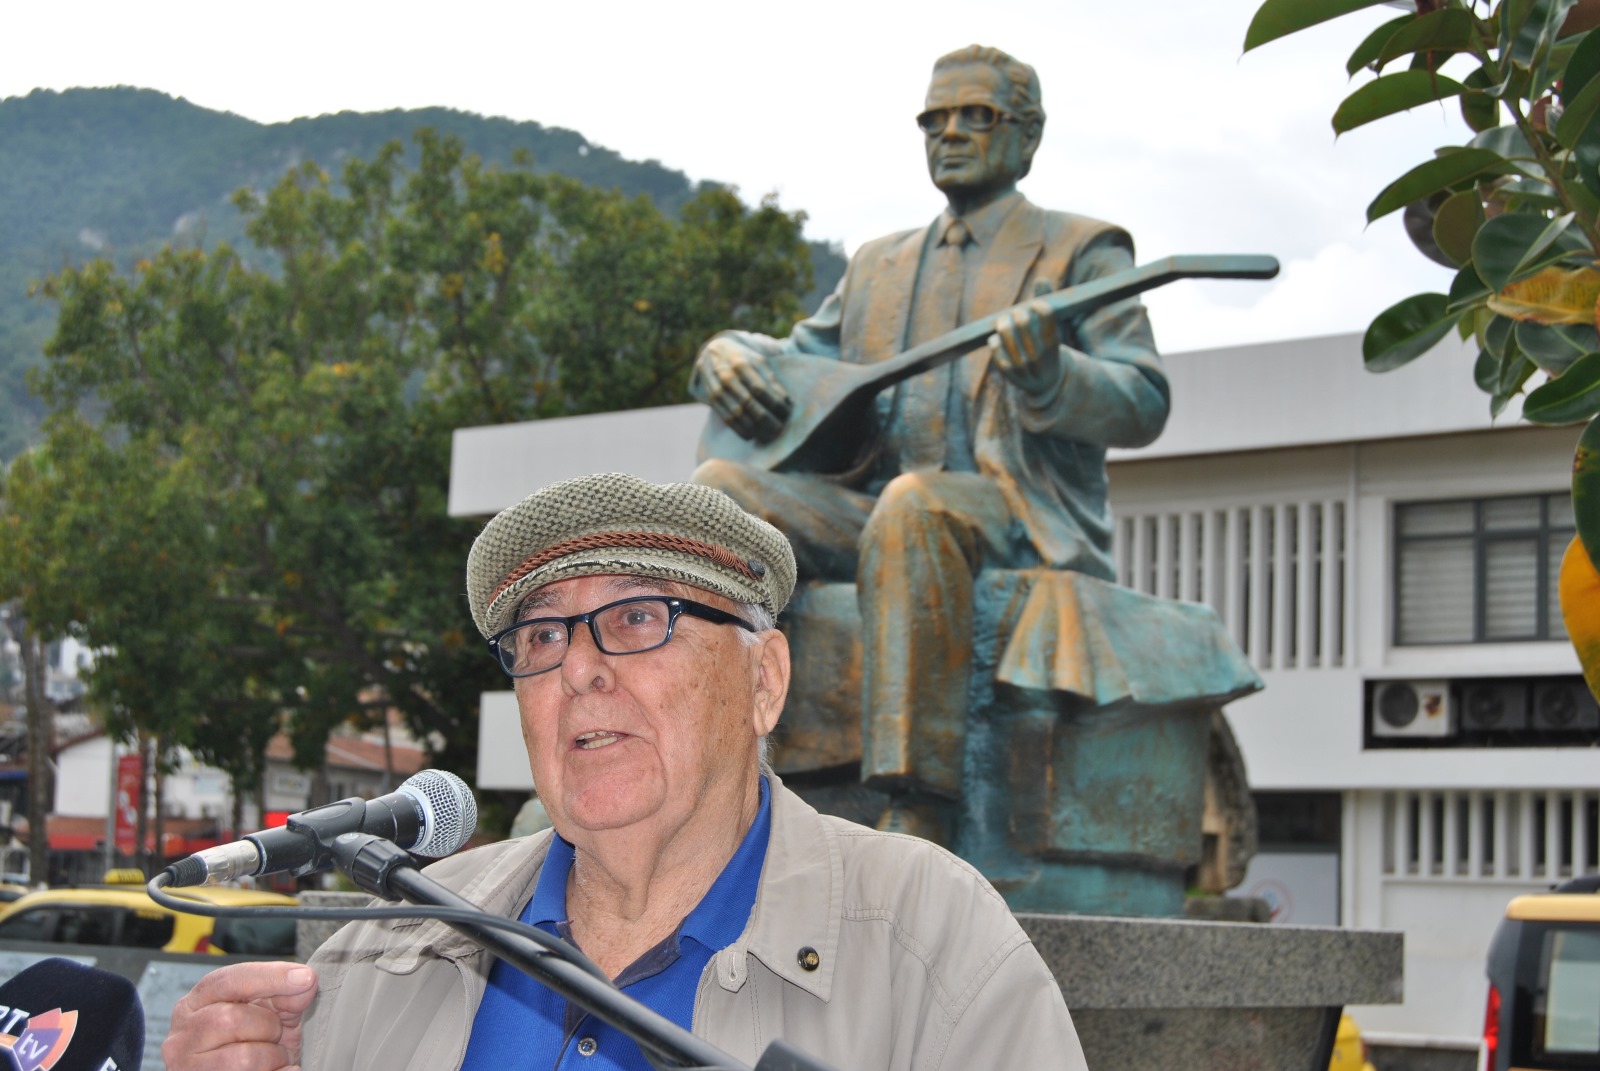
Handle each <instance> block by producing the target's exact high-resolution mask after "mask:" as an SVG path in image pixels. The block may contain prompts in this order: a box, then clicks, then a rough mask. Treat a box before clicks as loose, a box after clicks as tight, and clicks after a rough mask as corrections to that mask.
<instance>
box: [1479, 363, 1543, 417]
mask: <svg viewBox="0 0 1600 1071" xmlns="http://www.w3.org/2000/svg"><path fill="white" fill-rule="evenodd" d="M1536 371H1538V369H1537V368H1535V367H1534V365H1533V362H1532V361H1530V360H1528V359H1527V358H1526V357H1524V356H1522V354H1520V353H1519V354H1516V355H1515V356H1514V357H1513V358H1510V359H1508V360H1507V362H1506V363H1505V365H1504V366H1503V367H1502V369H1501V382H1502V383H1503V384H1505V387H1504V389H1503V390H1500V391H1497V392H1496V393H1495V395H1494V397H1492V398H1490V399H1489V416H1490V417H1491V418H1494V417H1498V416H1499V415H1500V414H1501V413H1503V412H1505V408H1506V404H1507V403H1508V402H1510V401H1511V399H1513V398H1515V397H1516V396H1517V395H1518V393H1520V392H1521V390H1522V385H1523V384H1524V383H1526V382H1528V377H1530V376H1532V375H1533V373H1534V372H1536Z"/></svg>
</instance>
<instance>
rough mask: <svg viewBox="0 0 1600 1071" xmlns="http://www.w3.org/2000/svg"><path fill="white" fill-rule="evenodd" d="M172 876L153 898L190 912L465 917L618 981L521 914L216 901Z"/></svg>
mask: <svg viewBox="0 0 1600 1071" xmlns="http://www.w3.org/2000/svg"><path fill="white" fill-rule="evenodd" d="M171 882H172V873H171V871H170V869H169V870H163V871H162V872H161V873H159V874H157V875H156V876H155V877H153V878H151V879H150V881H149V882H148V883H147V884H146V885H145V891H146V892H147V893H149V894H150V899H152V900H154V901H155V902H156V903H158V904H160V905H161V906H162V907H164V908H167V909H168V910H170V911H179V912H184V913H186V914H190V915H204V916H206V917H207V918H214V919H220V918H265V919H310V920H315V921H320V922H370V921H392V920H397V919H437V920H438V921H440V922H446V923H463V924H466V925H469V926H487V927H489V928H491V929H496V930H504V931H506V932H507V933H513V934H517V935H519V936H522V937H526V938H527V939H528V940H530V941H532V942H534V943H535V944H537V945H538V946H539V947H540V948H541V949H542V950H543V951H544V954H546V955H551V956H555V957H556V958H557V959H561V960H565V961H566V962H568V963H570V964H572V965H573V966H575V967H578V968H579V969H581V970H583V971H584V972H585V973H587V974H591V975H593V976H594V977H595V978H598V979H599V980H601V981H603V982H605V984H606V985H608V986H611V987H612V988H613V989H615V988H616V985H615V983H614V982H612V980H611V979H610V978H609V977H607V975H606V972H605V971H603V970H601V969H600V967H599V966H598V965H597V964H596V963H595V962H594V960H592V959H590V958H589V957H588V956H586V955H584V954H583V953H582V952H581V951H580V950H579V949H578V948H577V947H576V946H574V945H572V944H570V943H568V942H566V941H563V940H562V939H561V938H559V937H555V936H553V935H551V934H548V933H546V932H545V931H543V930H541V929H539V928H538V927H537V926H529V925H528V924H527V923H525V922H521V921H519V920H517V919H508V918H505V917H503V916H500V915H496V914H493V913H491V912H488V911H467V910H464V909H460V908H454V907H421V906H418V905H415V904H412V905H400V906H396V907H376V906H374V907H299V906H296V907H289V906H288V905H283V906H281V907H279V906H269V905H255V906H248V907H247V906H242V905H232V906H224V905H222V904H213V903H209V902H207V901H205V900H199V899H190V898H189V897H187V896H184V895H182V894H181V893H180V894H178V895H174V894H172V893H170V892H168V891H167V886H168V885H170V884H171Z"/></svg>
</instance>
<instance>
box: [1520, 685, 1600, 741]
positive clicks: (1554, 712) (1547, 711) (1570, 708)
mask: <svg viewBox="0 0 1600 1071" xmlns="http://www.w3.org/2000/svg"><path fill="white" fill-rule="evenodd" d="M1531 720H1532V723H1533V727H1534V728H1535V729H1540V730H1543V731H1545V732H1564V731H1571V730H1574V729H1578V730H1582V729H1590V730H1593V729H1600V706H1597V705H1596V704H1595V701H1594V696H1592V695H1590V694H1589V689H1588V686H1586V685H1585V684H1584V683H1583V678H1582V677H1551V678H1549V679H1548V680H1542V681H1535V682H1534V685H1533V711H1532V716H1531Z"/></svg>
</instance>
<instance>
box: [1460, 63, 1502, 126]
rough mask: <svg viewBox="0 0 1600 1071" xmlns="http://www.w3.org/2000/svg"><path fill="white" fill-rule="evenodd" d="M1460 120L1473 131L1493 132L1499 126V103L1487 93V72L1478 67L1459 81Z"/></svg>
mask: <svg viewBox="0 0 1600 1071" xmlns="http://www.w3.org/2000/svg"><path fill="white" fill-rule="evenodd" d="M1461 85H1462V87H1463V90H1464V91H1463V92H1462V94H1461V118H1462V119H1463V120H1465V121H1466V124H1467V126H1469V127H1471V128H1472V129H1473V130H1474V131H1477V132H1480V133H1481V132H1482V131H1485V130H1493V129H1494V128H1495V127H1497V126H1499V125H1500V102H1499V101H1498V100H1496V99H1495V96H1494V95H1493V94H1491V93H1489V92H1488V89H1489V72H1488V71H1486V70H1484V69H1483V68H1482V67H1479V68H1478V69H1477V70H1475V71H1473V72H1472V73H1471V74H1469V75H1467V76H1466V77H1465V78H1463V79H1462V80H1461Z"/></svg>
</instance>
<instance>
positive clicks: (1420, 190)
mask: <svg viewBox="0 0 1600 1071" xmlns="http://www.w3.org/2000/svg"><path fill="white" fill-rule="evenodd" d="M1506 167H1507V164H1506V162H1505V160H1504V159H1503V158H1502V157H1501V156H1500V154H1499V153H1495V152H1491V151H1489V150H1488V149H1461V150H1460V151H1457V152H1447V153H1444V154H1443V155H1441V156H1438V157H1435V158H1434V159H1432V160H1429V161H1428V162H1427V163H1425V164H1418V165H1417V166H1416V167H1413V168H1412V169H1411V170H1410V171H1407V172H1406V173H1405V174H1404V175H1401V176H1400V177H1399V178H1397V179H1395V180H1394V181H1393V182H1391V183H1389V185H1387V186H1385V187H1384V188H1383V191H1382V192H1381V193H1379V194H1378V196H1377V197H1376V198H1374V199H1373V201H1372V203H1371V204H1370V205H1368V206H1367V222H1368V223H1371V222H1373V221H1374V220H1378V219H1382V218H1383V217H1384V216H1387V215H1388V214H1389V213H1390V212H1393V211H1396V210H1397V209H1401V208H1404V207H1405V206H1406V205H1408V204H1410V203H1411V202H1412V201H1420V200H1422V198H1424V197H1427V196H1428V195H1430V194H1434V193H1438V192H1439V191H1440V190H1447V189H1450V188H1451V187H1453V186H1456V185H1458V184H1459V183H1462V182H1465V181H1467V180H1468V179H1471V178H1476V177H1477V176H1479V175H1482V174H1485V173H1498V172H1502V171H1504V170H1505V169H1506Z"/></svg>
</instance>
